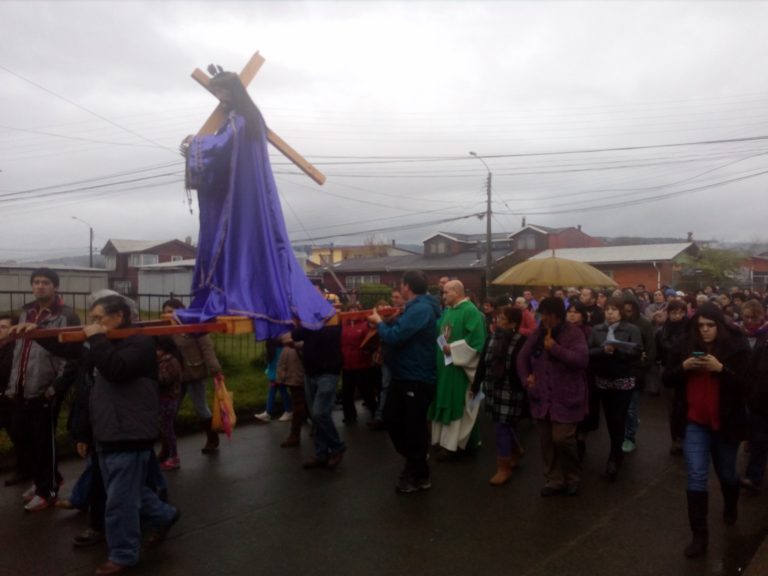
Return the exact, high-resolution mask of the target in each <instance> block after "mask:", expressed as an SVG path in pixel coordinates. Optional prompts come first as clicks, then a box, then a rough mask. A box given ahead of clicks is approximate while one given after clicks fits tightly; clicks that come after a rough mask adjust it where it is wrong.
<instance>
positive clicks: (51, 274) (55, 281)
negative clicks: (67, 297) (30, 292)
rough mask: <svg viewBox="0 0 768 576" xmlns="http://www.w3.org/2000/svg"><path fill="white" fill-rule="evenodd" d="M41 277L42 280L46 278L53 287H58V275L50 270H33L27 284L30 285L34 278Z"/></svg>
mask: <svg viewBox="0 0 768 576" xmlns="http://www.w3.org/2000/svg"><path fill="white" fill-rule="evenodd" d="M39 276H42V277H43V278H48V280H50V281H51V284H53V285H54V287H56V288H58V287H59V275H58V274H57V273H56V271H55V270H51V269H50V268H35V269H34V270H32V274H30V276H29V283H30V284H32V282H34V281H35V278H37V277H39Z"/></svg>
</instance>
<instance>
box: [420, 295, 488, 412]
mask: <svg viewBox="0 0 768 576" xmlns="http://www.w3.org/2000/svg"><path fill="white" fill-rule="evenodd" d="M437 329H438V333H437V334H436V335H435V338H437V336H439V335H440V334H443V335H445V339H446V340H447V341H448V342H449V343H450V342H456V341H457V340H465V341H466V342H467V345H468V346H469V347H470V348H472V349H473V350H477V352H478V354H479V353H480V352H482V350H483V346H484V345H485V317H484V316H483V313H482V312H480V310H478V309H477V307H476V306H475V305H474V304H472V302H471V301H470V300H464V301H462V302H460V303H458V304H457V305H456V306H454V307H453V308H446V309H445V310H444V311H443V314H442V316H440V320H439V321H438V324H437ZM436 362H437V389H436V390H435V399H434V400H433V401H432V404H431V405H430V407H429V414H428V416H429V419H430V420H432V421H435V422H441V423H443V424H449V423H450V422H453V421H454V420H459V419H460V418H461V415H462V414H463V413H464V399H465V396H466V395H467V389H468V387H469V385H470V384H471V383H470V382H469V380H468V379H467V376H466V374H464V369H463V368H460V367H458V366H454V365H453V364H449V365H448V366H446V365H445V356H444V355H443V351H442V350H440V349H439V348H438V350H437V359H436Z"/></svg>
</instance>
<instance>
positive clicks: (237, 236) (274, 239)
mask: <svg viewBox="0 0 768 576" xmlns="http://www.w3.org/2000/svg"><path fill="white" fill-rule="evenodd" d="M263 62H264V59H263V58H262V57H261V56H260V55H259V54H258V52H257V53H256V54H254V56H253V57H252V58H251V59H250V61H249V62H248V64H246V66H245V68H244V69H243V71H242V72H241V74H240V75H237V74H234V73H232V72H225V71H223V70H222V69H221V68H219V67H215V66H211V67H209V68H208V70H209V71H210V72H211V74H212V76H208V75H207V74H205V73H204V72H202V71H201V70H195V71H194V73H193V74H192V77H193V78H194V79H195V80H197V81H198V82H199V83H200V84H202V85H203V86H204V87H205V88H206V89H208V90H209V91H210V92H211V93H213V94H214V95H215V96H216V97H217V98H219V100H220V104H219V106H218V107H217V108H216V110H215V111H214V112H213V114H211V117H210V118H208V120H207V121H206V122H205V124H204V125H203V127H202V128H201V129H200V130H199V131H198V133H197V134H196V135H195V136H191V137H188V138H187V140H185V145H184V146H183V147H182V150H183V152H184V156H185V158H186V176H187V178H186V181H187V186H188V188H191V189H195V190H197V199H198V205H199V215H200V232H199V236H198V243H197V257H196V259H195V272H194V276H193V279H192V303H191V305H190V308H189V309H188V310H185V311H180V310H177V312H176V315H177V316H178V317H179V318H181V319H182V320H183V321H184V322H201V321H203V322H204V321H208V320H210V319H213V318H216V317H220V316H245V317H248V318H250V319H251V320H252V321H253V331H254V333H255V335H256V339H257V340H266V339H269V338H276V337H278V336H280V335H281V334H283V333H285V332H288V331H290V330H291V329H292V328H293V327H294V325H295V323H296V322H298V324H300V325H301V326H303V327H305V328H308V329H313V330H314V329H320V328H322V327H323V325H324V324H325V322H326V321H327V320H328V319H329V318H331V317H333V316H334V314H335V310H334V309H333V306H331V305H330V304H329V303H328V302H326V301H325V298H324V297H323V296H322V295H320V293H319V292H318V291H317V290H316V289H315V288H314V286H312V284H311V282H310V281H309V279H308V278H307V276H306V275H305V274H304V271H303V269H302V267H301V266H300V265H299V263H298V262H297V261H296V257H295V256H294V253H293V249H292V247H291V242H290V239H289V238H288V232H287V229H286V226H285V220H284V218H283V211H282V207H281V205H280V198H279V195H278V191H277V185H276V184H275V179H274V175H273V173H272V166H271V164H270V162H269V151H268V144H272V145H273V146H275V147H276V148H277V149H278V150H280V152H282V153H283V154H284V155H285V156H286V157H287V158H288V159H289V160H291V162H293V163H294V164H296V165H297V166H298V167H299V168H300V169H301V170H302V171H304V172H305V173H306V174H307V175H309V176H310V177H311V178H312V179H313V180H314V181H315V182H317V183H318V184H322V183H323V182H324V181H325V176H324V175H323V174H322V173H320V172H319V171H318V170H317V169H316V168H315V167H314V166H312V164H310V163H309V162H307V161H306V160H305V159H304V158H303V157H302V156H301V155H300V154H299V153H298V152H296V151H295V150H294V149H293V148H291V147H290V146H288V144H286V143H285V141H283V140H282V139H281V138H279V137H278V136H277V135H276V134H275V133H274V132H272V131H271V130H270V129H269V128H267V126H266V123H265V122H264V118H263V117H262V115H261V112H260V111H259V109H258V108H257V107H256V105H255V104H254V103H253V100H251V98H250V96H249V95H248V92H247V90H246V85H247V84H248V83H249V82H250V81H251V80H252V79H253V77H254V76H255V75H256V73H257V72H258V70H259V68H260V67H261V65H262V63H263ZM314 217H315V218H317V217H322V214H316V215H315V216H314Z"/></svg>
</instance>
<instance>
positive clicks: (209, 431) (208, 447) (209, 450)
mask: <svg viewBox="0 0 768 576" xmlns="http://www.w3.org/2000/svg"><path fill="white" fill-rule="evenodd" d="M211 424H212V420H211V418H208V420H204V421H203V430H205V434H206V436H207V437H208V438H207V440H206V442H205V446H203V449H202V450H200V451H201V452H202V453H203V454H215V453H216V452H218V450H219V433H218V432H215V431H214V430H213V428H211Z"/></svg>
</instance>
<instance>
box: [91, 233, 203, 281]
mask: <svg viewBox="0 0 768 576" xmlns="http://www.w3.org/2000/svg"><path fill="white" fill-rule="evenodd" d="M101 254H102V255H103V256H104V260H105V264H106V268H107V271H108V273H109V287H110V288H111V289H112V290H115V291H116V292H120V293H121V294H126V295H136V294H137V293H138V292H139V288H138V280H139V268H141V267H142V266H148V265H151V264H161V263H164V262H177V261H182V260H189V259H191V258H194V257H195V255H196V254H197V249H196V248H195V247H194V246H192V241H191V239H188V241H186V242H185V241H182V240H177V239H173V240H120V239H116V238H111V239H110V240H109V241H107V243H106V244H105V245H104V248H102V250H101Z"/></svg>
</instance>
